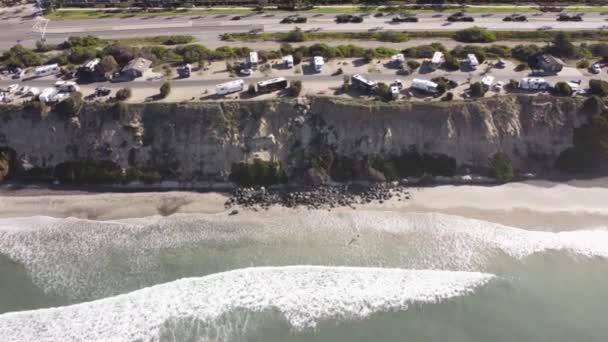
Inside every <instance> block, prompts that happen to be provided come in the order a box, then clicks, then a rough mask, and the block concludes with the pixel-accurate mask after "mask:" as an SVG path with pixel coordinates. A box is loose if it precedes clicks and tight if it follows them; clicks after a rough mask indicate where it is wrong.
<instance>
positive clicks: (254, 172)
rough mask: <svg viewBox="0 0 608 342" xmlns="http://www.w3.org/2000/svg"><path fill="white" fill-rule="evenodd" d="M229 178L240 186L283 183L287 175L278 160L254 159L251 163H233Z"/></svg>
mask: <svg viewBox="0 0 608 342" xmlns="http://www.w3.org/2000/svg"><path fill="white" fill-rule="evenodd" d="M229 179H230V181H231V182H234V183H236V184H238V185H240V186H254V185H264V186H268V185H273V184H279V183H285V182H286V181H287V175H286V174H285V171H283V169H282V168H281V164H279V163H278V162H275V161H264V160H261V159H254V160H253V163H237V164H233V165H232V169H231V171H230V176H229Z"/></svg>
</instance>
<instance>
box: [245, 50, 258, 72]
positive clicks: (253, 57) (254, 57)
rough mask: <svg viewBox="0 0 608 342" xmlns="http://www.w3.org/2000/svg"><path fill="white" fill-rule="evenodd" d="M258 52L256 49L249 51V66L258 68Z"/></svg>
mask: <svg viewBox="0 0 608 342" xmlns="http://www.w3.org/2000/svg"><path fill="white" fill-rule="evenodd" d="M258 62H259V60H258V53H257V52H256V51H251V52H250V53H249V58H248V59H247V63H249V66H250V67H251V68H252V69H254V70H255V68H257V66H258Z"/></svg>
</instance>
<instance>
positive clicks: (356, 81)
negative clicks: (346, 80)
mask: <svg viewBox="0 0 608 342" xmlns="http://www.w3.org/2000/svg"><path fill="white" fill-rule="evenodd" d="M351 82H352V84H353V85H354V86H356V87H357V88H359V89H361V90H362V91H365V92H370V91H372V90H373V89H374V88H375V87H376V82H374V81H370V80H368V79H365V78H364V77H363V76H361V75H353V77H352V80H351Z"/></svg>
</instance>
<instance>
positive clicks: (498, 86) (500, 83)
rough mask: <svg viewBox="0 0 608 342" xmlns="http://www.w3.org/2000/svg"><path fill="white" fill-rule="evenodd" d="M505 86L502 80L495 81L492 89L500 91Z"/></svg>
mask: <svg viewBox="0 0 608 342" xmlns="http://www.w3.org/2000/svg"><path fill="white" fill-rule="evenodd" d="M504 87H505V84H504V83H502V82H496V84H494V91H496V92H499V91H501V90H502V89H503V88H504Z"/></svg>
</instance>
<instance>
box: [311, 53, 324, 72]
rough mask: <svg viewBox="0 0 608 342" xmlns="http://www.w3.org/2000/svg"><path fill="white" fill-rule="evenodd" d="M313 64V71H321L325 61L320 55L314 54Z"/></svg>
mask: <svg viewBox="0 0 608 342" xmlns="http://www.w3.org/2000/svg"><path fill="white" fill-rule="evenodd" d="M313 64H314V66H315V71H316V72H321V71H322V70H323V64H325V61H324V60H323V57H321V56H314V57H313Z"/></svg>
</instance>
